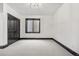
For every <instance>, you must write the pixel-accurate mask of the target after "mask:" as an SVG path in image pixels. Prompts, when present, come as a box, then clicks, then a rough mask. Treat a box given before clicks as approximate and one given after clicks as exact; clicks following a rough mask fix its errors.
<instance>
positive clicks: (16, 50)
mask: <svg viewBox="0 0 79 59" xmlns="http://www.w3.org/2000/svg"><path fill="white" fill-rule="evenodd" d="M0 55H6V56H72V54H70V53H69V52H68V51H66V50H65V49H64V48H62V47H61V46H60V45H58V44H57V43H55V42H54V41H53V40H19V41H17V42H15V43H13V44H12V45H10V46H8V47H7V48H5V49H0Z"/></svg>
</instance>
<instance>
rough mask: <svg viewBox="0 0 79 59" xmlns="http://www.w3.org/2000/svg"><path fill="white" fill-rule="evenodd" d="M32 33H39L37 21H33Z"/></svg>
mask: <svg viewBox="0 0 79 59" xmlns="http://www.w3.org/2000/svg"><path fill="white" fill-rule="evenodd" d="M34 32H39V20H34Z"/></svg>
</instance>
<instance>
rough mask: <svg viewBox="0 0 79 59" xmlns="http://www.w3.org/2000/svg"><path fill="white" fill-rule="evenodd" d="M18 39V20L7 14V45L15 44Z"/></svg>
mask: <svg viewBox="0 0 79 59" xmlns="http://www.w3.org/2000/svg"><path fill="white" fill-rule="evenodd" d="M19 38H20V19H18V18H16V17H15V16H13V15H11V14H8V44H12V43H14V42H16V41H17V40H18V39H19Z"/></svg>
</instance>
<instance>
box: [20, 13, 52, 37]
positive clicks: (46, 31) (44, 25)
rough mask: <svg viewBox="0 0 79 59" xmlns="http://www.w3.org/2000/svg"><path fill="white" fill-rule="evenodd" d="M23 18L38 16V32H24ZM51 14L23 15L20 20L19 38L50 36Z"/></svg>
mask: <svg viewBox="0 0 79 59" xmlns="http://www.w3.org/2000/svg"><path fill="white" fill-rule="evenodd" d="M25 18H40V33H25ZM52 18H53V17H52V16H47V15H46V16H45V15H30V16H24V17H23V19H22V20H21V21H20V22H21V25H20V26H21V29H20V30H21V32H20V34H21V35H20V36H21V38H50V37H52V28H53V27H52V25H51V24H52V22H53V20H52Z"/></svg>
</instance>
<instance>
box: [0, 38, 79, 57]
mask: <svg viewBox="0 0 79 59" xmlns="http://www.w3.org/2000/svg"><path fill="white" fill-rule="evenodd" d="M22 39H24V40H35V39H36V40H37V39H38V40H40V39H41V40H43V39H44V40H46V39H47V40H48V39H50V40H53V41H55V42H56V43H57V44H59V45H60V46H61V47H63V48H64V49H66V50H67V51H68V52H70V53H71V54H72V55H74V56H79V54H78V53H77V52H75V51H73V50H72V49H70V48H69V47H67V46H65V45H63V44H62V43H60V42H59V41H57V40H55V39H54V38H19V39H18V40H22ZM9 45H11V44H7V45H4V46H0V49H3V48H5V47H8V46H9Z"/></svg>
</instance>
